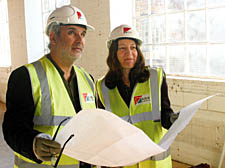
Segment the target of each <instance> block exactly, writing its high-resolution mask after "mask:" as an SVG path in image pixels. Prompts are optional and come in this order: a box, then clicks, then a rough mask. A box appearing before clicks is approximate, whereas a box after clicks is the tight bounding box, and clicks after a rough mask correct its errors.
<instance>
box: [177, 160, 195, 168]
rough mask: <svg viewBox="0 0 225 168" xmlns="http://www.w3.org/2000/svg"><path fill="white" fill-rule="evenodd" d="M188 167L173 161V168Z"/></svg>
mask: <svg viewBox="0 0 225 168" xmlns="http://www.w3.org/2000/svg"><path fill="white" fill-rule="evenodd" d="M189 167H191V166H190V165H187V164H184V163H180V162H177V161H174V160H173V168H189Z"/></svg>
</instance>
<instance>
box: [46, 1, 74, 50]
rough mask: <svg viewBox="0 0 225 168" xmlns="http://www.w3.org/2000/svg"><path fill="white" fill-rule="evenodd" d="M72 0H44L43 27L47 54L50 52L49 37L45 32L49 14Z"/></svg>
mask: <svg viewBox="0 0 225 168" xmlns="http://www.w3.org/2000/svg"><path fill="white" fill-rule="evenodd" d="M69 4H70V0H54V1H52V0H42V26H43V27H42V28H43V38H44V53H45V54H47V53H48V52H49V49H48V44H49V39H48V37H47V36H46V34H45V28H46V23H47V20H48V16H49V15H50V13H51V12H52V11H53V10H55V9H56V8H59V7H61V6H63V5H69Z"/></svg>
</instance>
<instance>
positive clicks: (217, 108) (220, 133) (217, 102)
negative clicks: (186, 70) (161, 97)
mask: <svg viewBox="0 0 225 168" xmlns="http://www.w3.org/2000/svg"><path fill="white" fill-rule="evenodd" d="M167 82H168V86H169V96H170V100H171V104H172V107H173V109H174V111H179V110H180V109H181V108H183V107H184V106H186V105H188V104H191V103H192V102H195V101H197V100H199V99H202V98H204V97H207V96H209V95H213V94H216V93H220V95H218V96H216V97H213V98H211V99H209V100H207V101H206V102H204V103H203V104H202V105H201V107H200V109H199V110H198V111H197V112H196V114H195V115H194V117H193V119H192V120H191V122H190V123H189V125H188V126H187V127H186V128H185V129H184V130H183V131H182V132H181V133H180V134H179V135H178V136H177V138H176V139H175V142H174V143H173V144H172V147H171V153H172V158H173V159H175V160H178V161H181V162H183V163H188V164H191V165H196V164H199V163H208V164H210V165H211V167H212V168H216V167H217V166H218V163H219V158H220V155H221V152H222V148H223V144H224V141H225V83H224V81H216V80H214V81H212V80H211V81H203V80H194V79H193V80H191V79H182V78H180V79H173V78H169V79H167ZM224 167H225V158H224V165H223V168H224Z"/></svg>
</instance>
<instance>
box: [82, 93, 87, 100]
mask: <svg viewBox="0 0 225 168" xmlns="http://www.w3.org/2000/svg"><path fill="white" fill-rule="evenodd" d="M83 96H84V100H85V102H86V100H87V93H83Z"/></svg>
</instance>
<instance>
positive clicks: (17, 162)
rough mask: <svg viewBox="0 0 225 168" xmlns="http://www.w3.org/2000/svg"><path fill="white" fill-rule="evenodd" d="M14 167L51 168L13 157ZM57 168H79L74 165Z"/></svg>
mask: <svg viewBox="0 0 225 168" xmlns="http://www.w3.org/2000/svg"><path fill="white" fill-rule="evenodd" d="M15 165H16V166H19V165H23V168H52V166H51V165H46V164H37V163H31V162H26V161H25V160H23V159H20V158H19V157H18V156H16V155H15ZM57 168H79V165H78V164H76V165H75V164H74V165H58V166H57Z"/></svg>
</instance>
